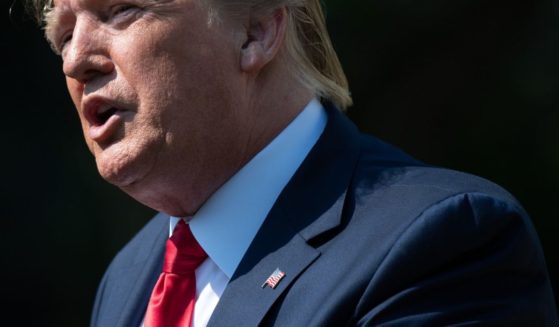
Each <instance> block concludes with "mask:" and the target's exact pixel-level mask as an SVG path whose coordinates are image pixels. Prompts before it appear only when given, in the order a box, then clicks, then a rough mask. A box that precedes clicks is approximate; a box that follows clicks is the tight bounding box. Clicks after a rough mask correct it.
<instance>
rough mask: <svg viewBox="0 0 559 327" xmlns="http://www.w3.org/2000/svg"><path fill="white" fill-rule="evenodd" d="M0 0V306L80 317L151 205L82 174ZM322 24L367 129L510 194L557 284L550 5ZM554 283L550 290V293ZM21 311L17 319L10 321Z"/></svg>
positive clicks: (351, 13) (346, 12)
mask: <svg viewBox="0 0 559 327" xmlns="http://www.w3.org/2000/svg"><path fill="white" fill-rule="evenodd" d="M9 2H11V1H8V2H3V4H2V12H1V17H2V18H1V19H2V24H3V25H2V29H1V33H2V34H1V39H0V50H1V51H0V53H1V55H2V66H3V68H2V71H3V74H2V79H3V83H2V85H3V86H2V88H1V90H2V105H1V109H2V113H3V117H2V128H0V133H1V134H0V136H1V140H2V142H3V144H4V146H3V149H4V152H3V153H2V160H1V162H2V166H1V168H2V169H1V172H2V177H3V178H2V179H3V182H2V183H1V185H2V187H1V196H2V204H3V207H4V208H7V210H6V209H4V210H3V212H4V214H3V216H2V219H1V222H2V227H1V233H2V235H1V240H0V246H1V247H2V266H3V269H2V274H3V275H2V277H3V279H2V280H3V281H4V283H5V285H4V287H3V289H2V295H3V297H4V299H5V300H6V301H7V302H6V303H7V305H4V306H3V308H2V310H3V311H5V312H4V313H5V314H8V315H9V314H15V313H16V312H20V311H23V312H26V314H25V315H23V316H22V315H18V317H19V318H18V319H19V320H20V321H21V322H22V325H34V324H39V323H41V325H47V326H85V325H87V324H88V319H89V314H90V310H91V306H92V301H93V298H94V293H95V290H96V287H97V283H98V282H99V280H100V278H101V275H102V273H103V271H104V269H105V267H106V266H107V265H108V263H109V261H110V260H111V258H112V257H113V256H114V254H115V253H116V252H117V251H118V250H119V249H120V248H121V247H122V246H123V245H124V244H125V242H126V241H127V240H128V239H130V238H131V237H132V236H133V235H134V233H135V232H136V231H137V230H138V229H139V228H140V227H141V226H142V225H143V224H144V223H145V222H146V221H147V220H148V219H149V218H150V216H151V215H152V214H153V212H152V211H151V210H149V209H147V208H145V207H142V206H141V205H139V204H137V203H136V202H134V200H132V199H131V198H129V197H128V196H126V195H125V194H123V193H122V192H120V191H119V190H118V189H116V188H114V187H112V186H110V185H108V184H106V183H105V182H103V181H102V180H101V179H100V177H99V176H98V175H97V172H96V168H95V165H94V162H93V159H92V157H91V156H90V154H89V153H88V152H87V150H86V147H85V143H84V142H83V139H82V135H81V130H80V126H79V124H78V118H77V115H76V114H75V112H74V109H73V107H72V105H71V103H70V100H69V97H68V96H67V94H66V91H65V87H64V79H63V76H62V72H61V67H60V66H61V62H60V59H59V58H57V57H56V56H55V55H54V54H52V53H51V52H50V50H49V47H48V44H47V43H46V42H45V41H44V40H43V38H42V35H41V32H40V31H39V30H38V29H37V28H36V27H35V26H34V25H33V23H32V22H31V21H29V20H28V19H24V18H22V10H21V7H20V6H19V5H17V4H16V5H15V7H14V13H13V15H12V16H11V18H10V16H9V15H8V8H9V7H10V3H9ZM325 5H326V8H327V17H328V26H329V29H330V31H331V34H332V38H333V42H334V45H335V47H336V49H337V51H338V53H339V55H340V58H341V61H342V64H343V66H344V68H345V69H346V72H347V75H348V78H349V81H350V86H351V90H352V93H353V96H354V100H355V106H354V107H353V108H351V109H350V110H349V112H348V115H349V116H350V117H351V118H352V119H353V120H354V121H355V122H356V123H357V124H358V125H359V127H360V128H361V129H362V130H364V131H366V132H369V133H372V134H375V135H376V136H378V137H380V138H382V139H384V140H386V141H388V142H391V143H393V144H396V145H397V146H399V147H401V148H403V149H404V150H406V151H407V152H409V153H411V154H413V155H414V156H416V157H417V158H419V159H421V160H424V161H426V162H429V163H432V164H435V165H440V166H446V167H450V168H454V169H458V170H463V171H467V172H471V173H474V174H477V175H481V176H483V177H486V178H488V179H491V180H493V181H495V182H497V183H499V184H501V185H503V186H504V187H505V188H507V189H508V190H509V191H511V192H512V193H513V194H514V195H515V196H516V197H517V198H518V199H519V200H520V201H521V202H522V203H523V205H524V206H525V208H526V209H527V211H528V212H529V213H530V214H531V216H532V218H533V222H534V224H535V226H536V229H537V231H538V233H539V235H540V238H541V241H542V244H543V247H544V251H545V254H546V258H547V261H548V267H549V272H550V274H551V277H552V280H553V282H554V285H555V289H556V290H557V289H558V288H559V260H558V259H559V251H558V248H559V239H558V234H559V214H558V213H557V208H556V206H557V203H558V202H559V199H558V197H559V128H558V127H557V125H558V124H559V108H558V106H559V60H558V58H559V4H558V1H555V0H553V1H552V0H534V1H512V2H511V1H504V0H489V1H488V0H484V1H481V0H470V1H463V0H455V1H443V0H425V1H405V0H373V1H362V0H361V1H356V0H350V1H348V0H344V1H342V0H330V1H325ZM556 294H557V292H556ZM22 319H23V320H22Z"/></svg>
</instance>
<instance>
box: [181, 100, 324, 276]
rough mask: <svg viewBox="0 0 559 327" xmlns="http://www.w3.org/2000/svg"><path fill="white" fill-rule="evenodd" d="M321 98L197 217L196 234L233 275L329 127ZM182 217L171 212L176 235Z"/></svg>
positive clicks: (194, 221)
mask: <svg viewBox="0 0 559 327" xmlns="http://www.w3.org/2000/svg"><path fill="white" fill-rule="evenodd" d="M327 119H328V118H327V115H326V112H325V110H324V108H323V107H322V105H321V104H320V102H319V101H318V100H316V99H313V100H312V101H311V102H310V103H309V104H308V105H307V106H306V107H305V109H304V110H303V111H302V112H301V113H300V114H299V115H298V116H297V117H296V118H295V119H294V120H293V121H292V122H291V123H290V124H289V125H288V126H287V127H286V128H285V129H284V130H283V131H282V132H281V133H280V134H278V135H277V136H276V137H275V138H274V139H273V140H272V142H270V143H269V144H268V145H267V146H266V147H265V148H264V149H262V150H261V151H260V152H259V153H258V154H257V155H256V156H255V157H254V158H252V160H250V161H249V162H248V163H247V164H246V165H245V166H244V167H243V168H241V170H239V171H238V172H237V173H236V174H235V175H233V177H231V178H230V179H229V180H228V181H227V182H226V183H225V184H224V185H223V186H221V187H220V188H219V189H218V190H217V191H216V192H215V193H214V194H213V195H212V196H211V197H210V198H209V199H208V200H207V201H206V203H204V205H203V206H202V207H201V208H200V210H198V212H197V213H196V214H195V215H194V216H193V217H191V219H190V222H189V223H190V227H191V230H192V234H194V237H195V238H196V240H197V241H198V243H200V245H201V246H202V248H203V249H204V250H205V251H206V253H207V254H208V256H209V257H210V258H211V259H212V260H213V261H214V262H215V263H216V264H217V265H218V267H219V268H220V269H221V270H222V271H223V272H224V273H225V274H226V275H227V276H228V277H229V278H231V276H233V273H234V272H235V269H237V266H238V265H239V263H240V262H241V259H242V258H243V256H244V254H245V252H246V251H247V249H248V247H249V245H250V243H251V242H252V240H253V239H254V237H255V236H256V233H257V232H258V230H259V229H260V226H261V225H262V223H263V222H264V220H265V218H266V216H267V215H268V212H269V211H270V209H271V208H272V206H273V205H274V202H275V201H276V199H277V198H278V196H279V194H280V193H281V191H282V190H283V188H284V187H285V185H287V183H288V182H289V180H290V179H291V177H292V176H293V174H295V171H296V170H297V168H299V166H300V165H301V163H302V162H303V160H304V159H305V157H306V156H307V154H308V153H309V152H310V150H311V148H312V147H313V146H314V144H315V143H316V141H317V140H318V138H319V137H320V135H321V134H322V132H323V131H324V127H325V126H326V121H327ZM179 219H180V218H175V217H171V224H170V234H171V233H172V231H173V230H174V227H175V225H176V223H177V222H178V220H179Z"/></svg>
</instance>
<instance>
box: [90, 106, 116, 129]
mask: <svg viewBox="0 0 559 327" xmlns="http://www.w3.org/2000/svg"><path fill="white" fill-rule="evenodd" d="M117 111H118V109H117V108H115V107H110V108H106V109H103V110H99V111H97V112H96V113H95V115H94V118H95V119H94V122H93V123H94V124H95V125H97V126H101V125H104V124H105V123H106V122H107V120H109V118H111V116H112V115H114V114H115V113H116V112H117Z"/></svg>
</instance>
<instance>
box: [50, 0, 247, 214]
mask: <svg viewBox="0 0 559 327" xmlns="http://www.w3.org/2000/svg"><path fill="white" fill-rule="evenodd" d="M54 8H55V9H54V14H53V15H51V17H50V19H51V21H50V22H49V24H48V25H47V35H48V36H49V39H50V40H51V42H52V43H53V44H54V46H55V47H57V48H58V49H59V51H60V52H61V55H62V58H63V70H64V74H65V75H66V81H67V86H68V89H69V91H70V95H71V97H72V100H73V102H74V104H75V106H76V108H77V110H78V114H79V117H80V120H81V125H82V128H83V132H84V136H85V139H86V142H87V145H88V147H89V149H90V150H91V152H92V153H93V154H94V156H95V159H96V163H97V167H98V169H99V172H100V174H101V175H102V176H103V177H104V178H105V179H106V180H108V181H109V182H111V183H113V184H115V185H117V186H119V187H121V188H123V189H124V190H125V191H127V192H129V193H130V194H131V195H132V196H134V197H136V198H138V199H139V200H140V201H142V202H144V203H146V204H148V205H150V203H149V202H150V201H151V198H152V197H153V194H148V193H149V192H148V191H146V190H147V189H148V188H149V189H153V190H157V189H158V188H160V187H163V186H162V184H165V183H166V182H170V181H172V179H173V178H178V176H180V177H181V178H184V179H185V181H186V182H188V183H191V184H192V188H193V189H195V186H196V184H197V183H203V182H204V179H207V178H210V176H208V175H211V174H214V173H215V172H216V171H219V170H220V168H223V167H220V165H223V166H226V165H231V164H232V163H231V162H233V161H235V160H239V159H238V158H236V157H235V154H234V152H235V151H231V150H232V149H239V148H242V146H241V145H242V144H243V143H245V142H246V141H247V140H246V139H245V138H246V135H244V134H243V132H242V131H243V127H244V126H243V124H244V122H245V121H249V120H250V119H249V116H248V113H244V112H242V109H241V108H244V107H246V106H244V103H242V101H243V100H242V97H240V96H239V95H241V94H243V93H246V90H245V87H246V79H245V77H244V76H243V75H242V74H241V72H240V69H239V51H238V50H239V49H240V48H241V47H242V44H243V40H242V35H241V34H242V33H239V31H238V30H237V31H235V29H234V28H231V26H230V25H227V23H226V22H223V23H222V22H220V23H219V24H217V23H215V24H210V23H209V22H210V20H211V19H210V17H209V13H208V10H207V9H206V8H205V6H203V5H201V4H200V1H199V0H126V1H123V0H103V1H99V0H55V2H54ZM153 206H155V207H157V206H158V204H154V205H153ZM153 206H152V207H153Z"/></svg>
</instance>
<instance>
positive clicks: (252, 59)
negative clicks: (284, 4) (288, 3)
mask: <svg viewBox="0 0 559 327" xmlns="http://www.w3.org/2000/svg"><path fill="white" fill-rule="evenodd" d="M286 28H287V10H286V8H278V9H276V10H274V11H273V12H272V13H271V14H269V15H265V16H257V17H252V16H251V18H250V24H249V27H248V28H247V31H246V41H245V42H244V44H243V45H242V48H241V63H240V64H241V70H242V71H244V72H246V73H257V72H259V71H260V70H261V69H262V68H264V67H265V66H266V65H267V64H268V63H269V62H271V61H272V60H273V59H274V58H275V57H276V55H277V54H278V52H279V49H280V48H281V46H282V44H283V39H284V36H285V30H286Z"/></svg>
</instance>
